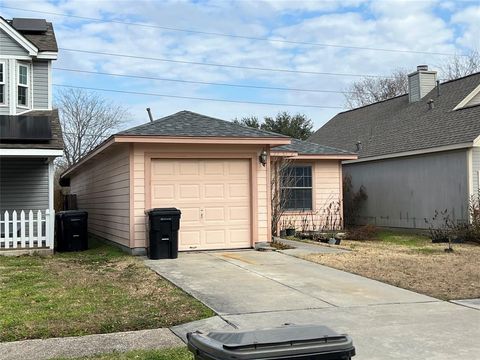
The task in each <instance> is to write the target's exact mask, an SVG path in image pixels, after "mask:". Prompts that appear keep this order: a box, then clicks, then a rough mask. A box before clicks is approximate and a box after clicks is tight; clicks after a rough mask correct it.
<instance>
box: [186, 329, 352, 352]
mask: <svg viewBox="0 0 480 360" xmlns="http://www.w3.org/2000/svg"><path fill="white" fill-rule="evenodd" d="M187 340H188V349H189V350H190V351H191V352H192V353H193V354H194V356H195V360H234V359H235V360H251V359H257V360H262V359H268V360H284V359H295V360H350V359H351V358H352V357H353V356H355V347H354V346H353V342H352V339H351V338H350V337H349V336H348V335H342V334H337V333H336V332H334V331H333V330H331V329H330V328H328V327H326V326H319V325H286V326H282V327H279V328H272V329H263V330H253V331H237V332H228V331H225V332H210V333H208V334H206V335H205V334H202V333H201V332H198V331H197V332H191V333H188V334H187Z"/></svg>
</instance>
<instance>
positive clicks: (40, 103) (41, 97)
mask: <svg viewBox="0 0 480 360" xmlns="http://www.w3.org/2000/svg"><path fill="white" fill-rule="evenodd" d="M32 86H33V108H34V109H48V61H34V62H33V84H32Z"/></svg>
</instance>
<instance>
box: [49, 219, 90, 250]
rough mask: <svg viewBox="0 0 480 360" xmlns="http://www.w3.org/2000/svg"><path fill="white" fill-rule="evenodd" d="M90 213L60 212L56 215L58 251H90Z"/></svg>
mask: <svg viewBox="0 0 480 360" xmlns="http://www.w3.org/2000/svg"><path fill="white" fill-rule="evenodd" d="M87 220H88V213H87V212H86V211H83V210H68V211H59V212H58V213H56V215H55V232H56V238H57V250H58V251H83V250H87V249H88V229H87V225H88V223H87Z"/></svg>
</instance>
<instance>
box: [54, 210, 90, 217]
mask: <svg viewBox="0 0 480 360" xmlns="http://www.w3.org/2000/svg"><path fill="white" fill-rule="evenodd" d="M56 215H58V216H61V217H63V216H86V215H88V212H87V211H85V210H64V211H58V212H57V213H56Z"/></svg>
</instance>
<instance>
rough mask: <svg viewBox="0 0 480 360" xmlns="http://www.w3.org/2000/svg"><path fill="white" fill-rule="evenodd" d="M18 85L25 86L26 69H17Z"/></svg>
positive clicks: (23, 67)
mask: <svg viewBox="0 0 480 360" xmlns="http://www.w3.org/2000/svg"><path fill="white" fill-rule="evenodd" d="M18 83H19V84H22V85H27V67H26V66H19V68H18Z"/></svg>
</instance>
